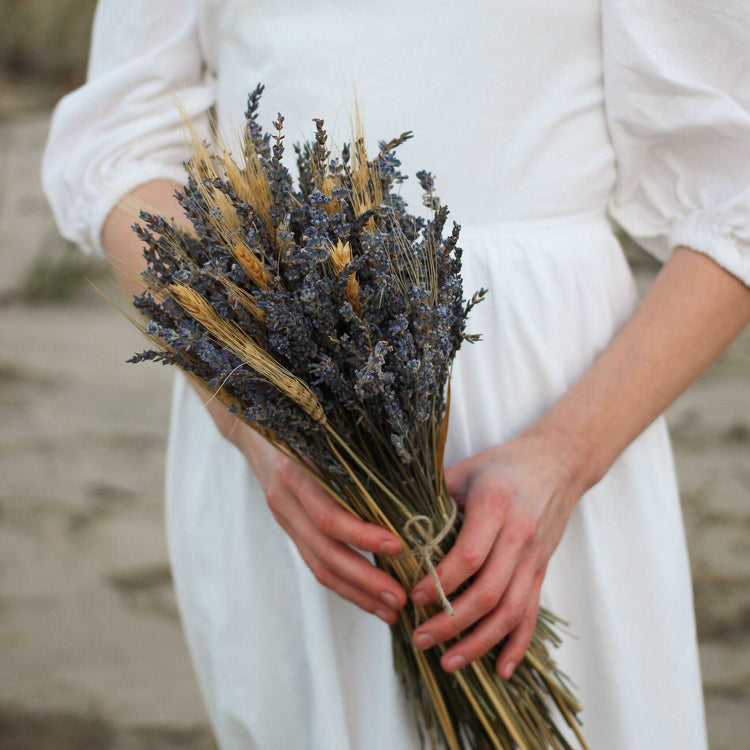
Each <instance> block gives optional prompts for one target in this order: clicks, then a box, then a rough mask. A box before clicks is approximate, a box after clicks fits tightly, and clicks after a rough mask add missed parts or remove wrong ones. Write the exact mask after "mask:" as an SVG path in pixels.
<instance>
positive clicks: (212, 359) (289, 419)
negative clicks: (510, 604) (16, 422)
mask: <svg viewBox="0 0 750 750" xmlns="http://www.w3.org/2000/svg"><path fill="white" fill-rule="evenodd" d="M263 88H264V87H263V86H262V85H258V86H257V87H256V89H255V90H254V91H253V92H252V93H251V94H250V95H249V99H248V109H247V112H246V124H245V128H244V131H243V132H242V133H241V141H242V143H241V154H240V158H239V159H238V160H235V159H234V158H233V157H232V155H231V154H230V152H229V150H228V148H227V146H226V145H225V144H224V143H223V141H222V140H221V138H220V137H218V136H217V141H218V144H217V146H216V147H215V148H212V147H211V146H209V145H208V144H207V143H206V142H205V141H204V140H202V139H201V137H200V136H199V134H198V133H197V131H196V130H195V129H194V128H193V127H192V125H190V123H188V127H189V132H190V137H191V147H192V155H191V158H190V159H189V160H188V161H187V162H186V165H185V166H186V170H187V183H186V185H185V186H184V188H183V189H182V190H181V191H177V193H176V197H177V199H178V200H179V203H180V205H181V206H182V208H183V210H184V212H185V215H186V216H187V217H188V219H189V220H190V222H191V223H192V226H193V231H185V230H183V229H180V228H179V227H177V226H176V225H175V224H174V223H172V222H170V221H168V220H167V219H166V218H164V217H161V216H157V215H154V214H152V213H148V212H146V211H142V212H141V214H140V217H141V220H142V222H143V224H142V225H141V224H135V225H134V230H135V231H136V232H137V233H138V236H139V237H140V239H141V240H142V241H143V243H144V245H145V248H144V253H145V257H146V259H147V268H146V270H145V271H144V272H143V274H142V276H143V279H144V280H145V283H146V287H147V288H146V290H145V291H144V292H143V293H142V294H141V295H140V296H138V297H136V298H135V300H134V304H135V307H136V308H137V309H138V310H140V312H141V313H143V315H145V317H146V318H147V319H148V321H149V322H148V324H147V325H146V324H143V325H142V330H143V332H144V333H145V334H146V335H147V336H148V337H149V339H150V340H151V341H152V342H153V344H154V348H153V349H151V350H148V351H145V352H142V353H140V354H137V355H136V356H134V357H133V358H132V359H131V360H130V361H133V362H140V361H143V360H153V361H158V362H162V363H164V364H172V365H177V366H178V367H180V368H182V369H183V370H184V371H185V372H187V373H188V374H189V375H190V376H191V377H193V378H195V379H196V380H197V381H198V382H199V383H200V384H202V385H203V386H205V387H206V388H208V389H209V390H210V391H212V392H214V394H215V398H217V399H219V400H220V401H221V402H223V403H224V404H225V405H226V407H227V408H228V409H229V410H230V411H231V412H233V413H235V414H236V415H237V417H238V418H240V419H242V420H244V421H245V422H246V423H247V424H248V425H250V426H251V427H253V428H254V429H255V430H257V431H258V432H260V433H261V434H262V435H263V436H264V437H265V438H266V439H267V440H269V441H270V442H271V443H273V444H274V445H275V446H277V447H278V448H280V449H282V450H283V451H285V452H286V454H287V455H288V456H290V457H291V458H292V459H293V460H295V461H296V462H298V463H299V465H300V466H302V467H303V468H304V469H305V470H306V471H307V472H309V473H310V474H311V475H312V476H313V477H314V478H315V479H316V480H317V481H319V482H320V483H321V484H322V485H323V486H324V487H325V488H326V489H327V491H328V492H329V493H330V494H331V495H332V496H333V497H334V498H335V500H336V501H337V502H338V503H340V504H341V505H343V506H344V507H345V508H347V509H348V510H349V511H351V512H352V513H354V514H355V515H356V516H357V517H359V518H361V519H363V520H365V521H369V522H374V523H378V524H381V525H382V526H384V527H386V528H388V529H389V530H390V531H392V532H394V533H395V534H398V535H399V536H400V538H401V539H402V540H403V548H404V552H403V553H402V554H400V555H397V556H388V555H384V556H378V555H376V556H375V561H376V564H377V565H378V566H380V567H381V568H383V569H385V570H386V571H387V572H389V573H390V574H391V575H393V576H394V577H395V578H396V579H397V580H399V581H400V583H401V584H402V585H403V586H404V587H405V588H406V589H407V591H408V590H409V588H410V587H411V586H412V585H413V584H414V583H415V582H416V580H418V578H419V576H420V574H422V573H423V572H424V571H429V572H430V573H431V574H432V575H433V577H434V578H435V580H436V583H437V584H438V587H439V580H438V579H437V575H436V573H435V570H434V562H435V561H436V560H439V559H441V558H442V557H443V556H444V555H445V553H446V552H447V550H448V549H450V547H451V545H452V544H453V543H454V541H455V539H456V536H457V534H458V530H459V528H460V525H461V518H462V516H461V512H460V510H459V509H458V508H457V506H456V503H455V502H454V501H453V500H452V498H451V497H450V496H449V495H448V493H447V492H446V489H445V485H444V483H443V454H444V448H445V442H446V435H447V429H448V413H449V405H450V398H449V389H448V382H449V377H450V369H451V363H452V362H453V358H454V356H455V354H456V352H457V350H458V349H459V347H460V346H461V344H462V343H463V342H464V341H474V340H476V339H477V338H478V337H477V336H475V335H470V334H467V333H466V330H465V328H466V321H467V316H468V314H469V312H470V311H471V309H472V307H473V306H474V305H476V304H477V303H479V302H480V301H481V299H482V297H483V296H484V294H485V292H486V290H484V289H480V290H479V291H477V292H476V293H475V294H474V295H473V296H472V297H471V298H470V299H469V300H468V301H466V300H465V299H464V296H463V288H462V281H461V248H460V247H459V245H458V239H459V232H460V228H461V227H460V225H459V224H457V223H456V222H453V226H452V229H451V231H450V233H447V232H446V233H445V235H444V231H443V230H444V229H445V224H446V220H447V215H448V209H447V207H446V206H444V205H442V204H441V202H440V200H439V198H438V197H437V195H436V194H435V185H434V179H433V176H432V175H431V173H429V172H427V171H421V172H418V173H417V179H418V180H419V183H420V186H421V187H422V189H423V191H424V203H425V205H426V206H427V207H428V208H429V209H430V210H431V212H432V214H431V218H430V219H429V220H428V219H424V218H421V217H418V216H414V215H411V214H409V213H408V210H407V209H408V207H407V205H406V202H405V201H404V199H403V198H401V197H400V196H399V195H398V194H396V193H395V192H394V191H393V187H394V185H397V184H399V183H401V182H403V180H404V179H405V176H404V175H402V174H401V173H400V172H399V169H398V168H399V166H400V161H399V160H398V158H397V157H396V153H395V149H396V148H397V147H398V146H400V145H401V144H402V143H404V142H405V141H406V140H408V139H409V138H410V137H411V135H412V134H411V131H406V132H404V133H401V135H399V136H398V137H396V138H394V139H392V140H390V141H388V142H385V141H380V142H379V151H378V153H377V155H376V156H375V158H374V159H372V160H369V159H368V157H367V153H366V149H365V140H364V135H363V126H362V121H361V117H360V114H359V110H358V108H357V107H356V102H355V108H354V116H353V118H352V135H351V138H352V141H351V143H347V144H344V145H343V147H342V148H341V150H340V156H336V157H333V158H332V157H331V152H330V150H329V148H328V138H327V134H326V131H325V129H324V122H323V120H322V119H319V118H314V122H315V126H316V130H315V137H314V140H312V141H308V142H305V143H303V144H298V143H297V144H295V145H294V149H295V153H296V163H297V171H298V180H297V185H296V186H295V184H294V182H293V179H292V176H291V175H290V173H289V170H288V169H286V167H285V166H284V165H283V164H282V156H283V153H284V145H283V143H282V141H283V138H284V135H283V134H282V129H283V121H284V118H283V116H282V115H281V114H279V116H278V119H277V120H276V121H275V122H273V127H274V129H275V134H274V135H273V136H271V134H270V133H264V132H263V129H262V128H261V126H260V125H259V123H258V119H257V114H258V106H259V101H260V97H261V94H262V91H263ZM439 590H441V589H440V588H439ZM436 606H437V605H428V606H427V607H416V606H415V607H414V608H413V609H412V608H411V605H410V606H409V607H406V608H404V609H402V610H401V613H400V619H399V621H398V622H397V623H396V624H395V625H394V626H393V628H392V643H393V657H394V666H395V668H396V669H397V670H398V672H399V674H400V677H401V679H402V682H403V685H404V688H405V690H406V691H407V694H408V696H409V698H410V700H411V702H412V704H413V706H414V709H415V714H416V720H417V724H418V726H419V729H420V735H421V738H422V744H423V745H426V743H427V742H429V743H430V746H431V747H433V748H450V749H451V750H459V749H460V748H497V749H498V750H499V749H501V748H528V749H535V748H546V747H550V746H551V747H554V748H569V747H570V745H569V743H568V742H567V741H566V739H565V737H564V736H563V733H562V732H561V729H560V725H559V722H560V720H562V721H564V722H565V723H566V724H568V725H569V726H570V727H571V728H572V730H573V731H574V732H575V734H576V736H577V737H578V739H579V740H580V743H581V745H582V746H584V747H585V745H584V742H583V739H582V738H581V735H580V733H579V730H578V727H577V724H578V719H577V716H576V714H577V713H578V712H579V711H580V707H579V705H578V704H577V702H576V699H575V698H574V696H573V694H572V693H571V691H570V689H569V688H568V687H567V686H566V684H565V682H564V680H565V678H564V675H562V674H561V673H560V672H559V670H558V669H557V668H556V665H555V664H554V662H553V660H552V659H551V658H550V655H549V652H548V648H547V646H548V645H557V644H559V642H560V641H559V635H558V634H557V632H556V629H555V625H556V624H557V623H558V622H560V621H558V620H557V619H556V618H555V616H554V615H552V614H551V613H550V612H548V611H546V610H544V609H540V612H539V618H538V623H537V627H536V632H535V634H534V638H533V641H532V644H531V646H530V648H529V649H528V652H527V655H526V657H525V658H524V660H523V662H522V663H521V664H520V665H519V666H518V667H517V668H516V670H515V672H514V674H513V676H512V678H511V679H510V680H509V681H505V680H502V679H501V678H500V677H499V676H498V675H497V674H496V673H495V671H494V663H495V661H496V658H497V655H498V652H499V648H500V646H501V645H502V644H499V645H498V646H497V647H496V648H495V649H493V650H492V651H490V652H489V653H488V654H486V655H485V656H484V657H483V658H482V659H479V660H476V661H474V662H472V663H470V664H469V665H468V666H467V667H466V668H464V669H463V670H459V671H457V672H454V673H452V674H448V673H446V672H444V671H443V670H442V668H441V667H440V656H441V654H442V652H443V651H444V650H445V649H446V648H447V646H446V645H445V644H440V645H439V646H437V647H435V648H433V649H431V650H428V651H425V652H422V651H420V650H419V649H417V648H415V647H414V646H413V645H412V632H413V630H414V629H415V627H416V625H417V624H418V621H419V620H420V619H422V618H425V617H429V616H431V615H432V614H435V612H436V611H439V610H437V609H436ZM442 606H443V607H444V608H445V609H447V610H448V611H450V610H451V605H450V602H449V601H448V599H447V598H446V597H445V595H444V594H443V596H442ZM449 645H450V644H449Z"/></svg>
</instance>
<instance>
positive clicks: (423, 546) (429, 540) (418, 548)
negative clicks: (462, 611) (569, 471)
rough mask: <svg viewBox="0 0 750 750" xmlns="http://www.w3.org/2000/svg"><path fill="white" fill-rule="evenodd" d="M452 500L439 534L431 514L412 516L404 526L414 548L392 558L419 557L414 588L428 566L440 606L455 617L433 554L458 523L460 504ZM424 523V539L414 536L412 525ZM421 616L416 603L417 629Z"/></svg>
mask: <svg viewBox="0 0 750 750" xmlns="http://www.w3.org/2000/svg"><path fill="white" fill-rule="evenodd" d="M449 499H450V501H451V513H450V516H449V517H448V520H447V521H446V522H445V526H443V528H442V530H441V531H440V533H439V534H437V535H435V529H434V526H433V524H432V519H431V518H430V517H429V516H423V515H418V516H412V517H411V518H410V519H409V520H408V521H407V522H406V523H405V524H404V528H403V535H404V537H405V538H406V539H408V540H409V541H410V542H411V544H412V549H410V550H406V552H401V553H399V554H398V555H392V556H391V557H392V559H393V558H395V559H397V560H400V559H404V558H407V557H419V565H418V566H417V569H416V570H415V571H414V578H413V580H412V583H411V585H412V588H414V586H416V584H417V581H419V577H420V574H421V572H422V569H423V568H427V570H428V572H429V573H430V575H431V576H432V579H433V580H434V581H435V588H437V591H438V594H439V595H440V606H441V607H442V608H443V611H445V612H447V613H448V616H449V617H455V616H456V613H455V611H454V610H453V606H452V605H451V603H450V602H449V601H448V597H447V596H446V595H445V591H444V589H443V586H442V584H441V583H440V578H439V576H438V574H437V571H436V570H435V566H434V565H433V563H432V555H433V552H434V551H435V548H436V547H438V546H439V544H440V542H442V541H443V539H445V537H446V536H447V535H448V533H449V532H450V530H451V529H452V528H453V526H454V524H455V523H456V516H457V514H458V506H457V505H456V502H455V500H453V498H450V497H449ZM417 524H422V525H423V526H422V533H423V536H424V541H421V540H420V539H419V538H417V537H416V536H414V534H412V527H413V526H415V525H417ZM419 622H420V617H419V608H418V607H417V605H416V604H415V605H414V628H415V629H416V628H417V627H419Z"/></svg>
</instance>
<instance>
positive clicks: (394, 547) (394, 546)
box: [380, 539, 401, 555]
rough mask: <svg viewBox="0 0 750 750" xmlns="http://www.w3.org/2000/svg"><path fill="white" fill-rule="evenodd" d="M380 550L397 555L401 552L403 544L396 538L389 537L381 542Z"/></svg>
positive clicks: (382, 552) (386, 553)
mask: <svg viewBox="0 0 750 750" xmlns="http://www.w3.org/2000/svg"><path fill="white" fill-rule="evenodd" d="M380 552H381V554H383V555H397V554H398V553H399V552H401V545H400V544H399V543H398V542H397V541H396V540H395V539H389V540H388V541H385V542H382V543H381V545H380Z"/></svg>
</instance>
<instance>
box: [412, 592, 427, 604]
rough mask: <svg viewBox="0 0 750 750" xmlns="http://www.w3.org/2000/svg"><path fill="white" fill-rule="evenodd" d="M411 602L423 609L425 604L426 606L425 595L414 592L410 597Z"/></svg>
mask: <svg viewBox="0 0 750 750" xmlns="http://www.w3.org/2000/svg"><path fill="white" fill-rule="evenodd" d="M411 600H412V601H413V602H414V604H416V605H417V606H418V607H424V605H425V604H427V602H428V599H427V594H425V592H424V591H415V592H414V593H413V594H412V595H411Z"/></svg>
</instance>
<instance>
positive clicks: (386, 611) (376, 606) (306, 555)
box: [293, 540, 399, 625]
mask: <svg viewBox="0 0 750 750" xmlns="http://www.w3.org/2000/svg"><path fill="white" fill-rule="evenodd" d="M293 541H294V543H295V545H296V547H297V549H298V550H299V553H300V555H301V557H302V559H303V560H304V561H305V563H306V564H307V567H308V568H310V571H311V572H312V574H313V575H314V576H315V579H316V580H317V581H318V583H320V584H321V585H322V586H325V587H326V588H328V589H331V591H334V592H335V593H337V594H338V595H339V596H341V597H342V598H344V599H346V600H347V601H350V602H352V604H356V605H357V606H358V607H359V608H360V609H363V610H364V611H365V612H369V613H370V614H373V615H377V616H378V617H379V618H380V619H381V620H383V621H384V622H387V623H388V624H389V625H395V623H396V622H397V621H398V617H399V615H398V611H397V610H395V609H392V608H390V607H388V606H387V605H384V603H383V602H382V601H381V600H380V599H378V598H376V597H374V596H372V595H371V594H370V593H368V592H367V591H363V590H362V589H361V588H359V587H357V586H355V585H354V584H352V583H351V582H349V581H347V580H346V579H344V578H342V577H341V576H339V575H337V574H336V573H334V572H333V571H332V570H331V569H330V568H328V567H326V566H325V565H324V564H323V562H322V561H321V560H320V558H318V557H317V555H315V553H314V552H313V551H312V550H311V549H310V548H309V547H308V546H307V545H306V544H305V543H304V542H301V541H299V540H293Z"/></svg>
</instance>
